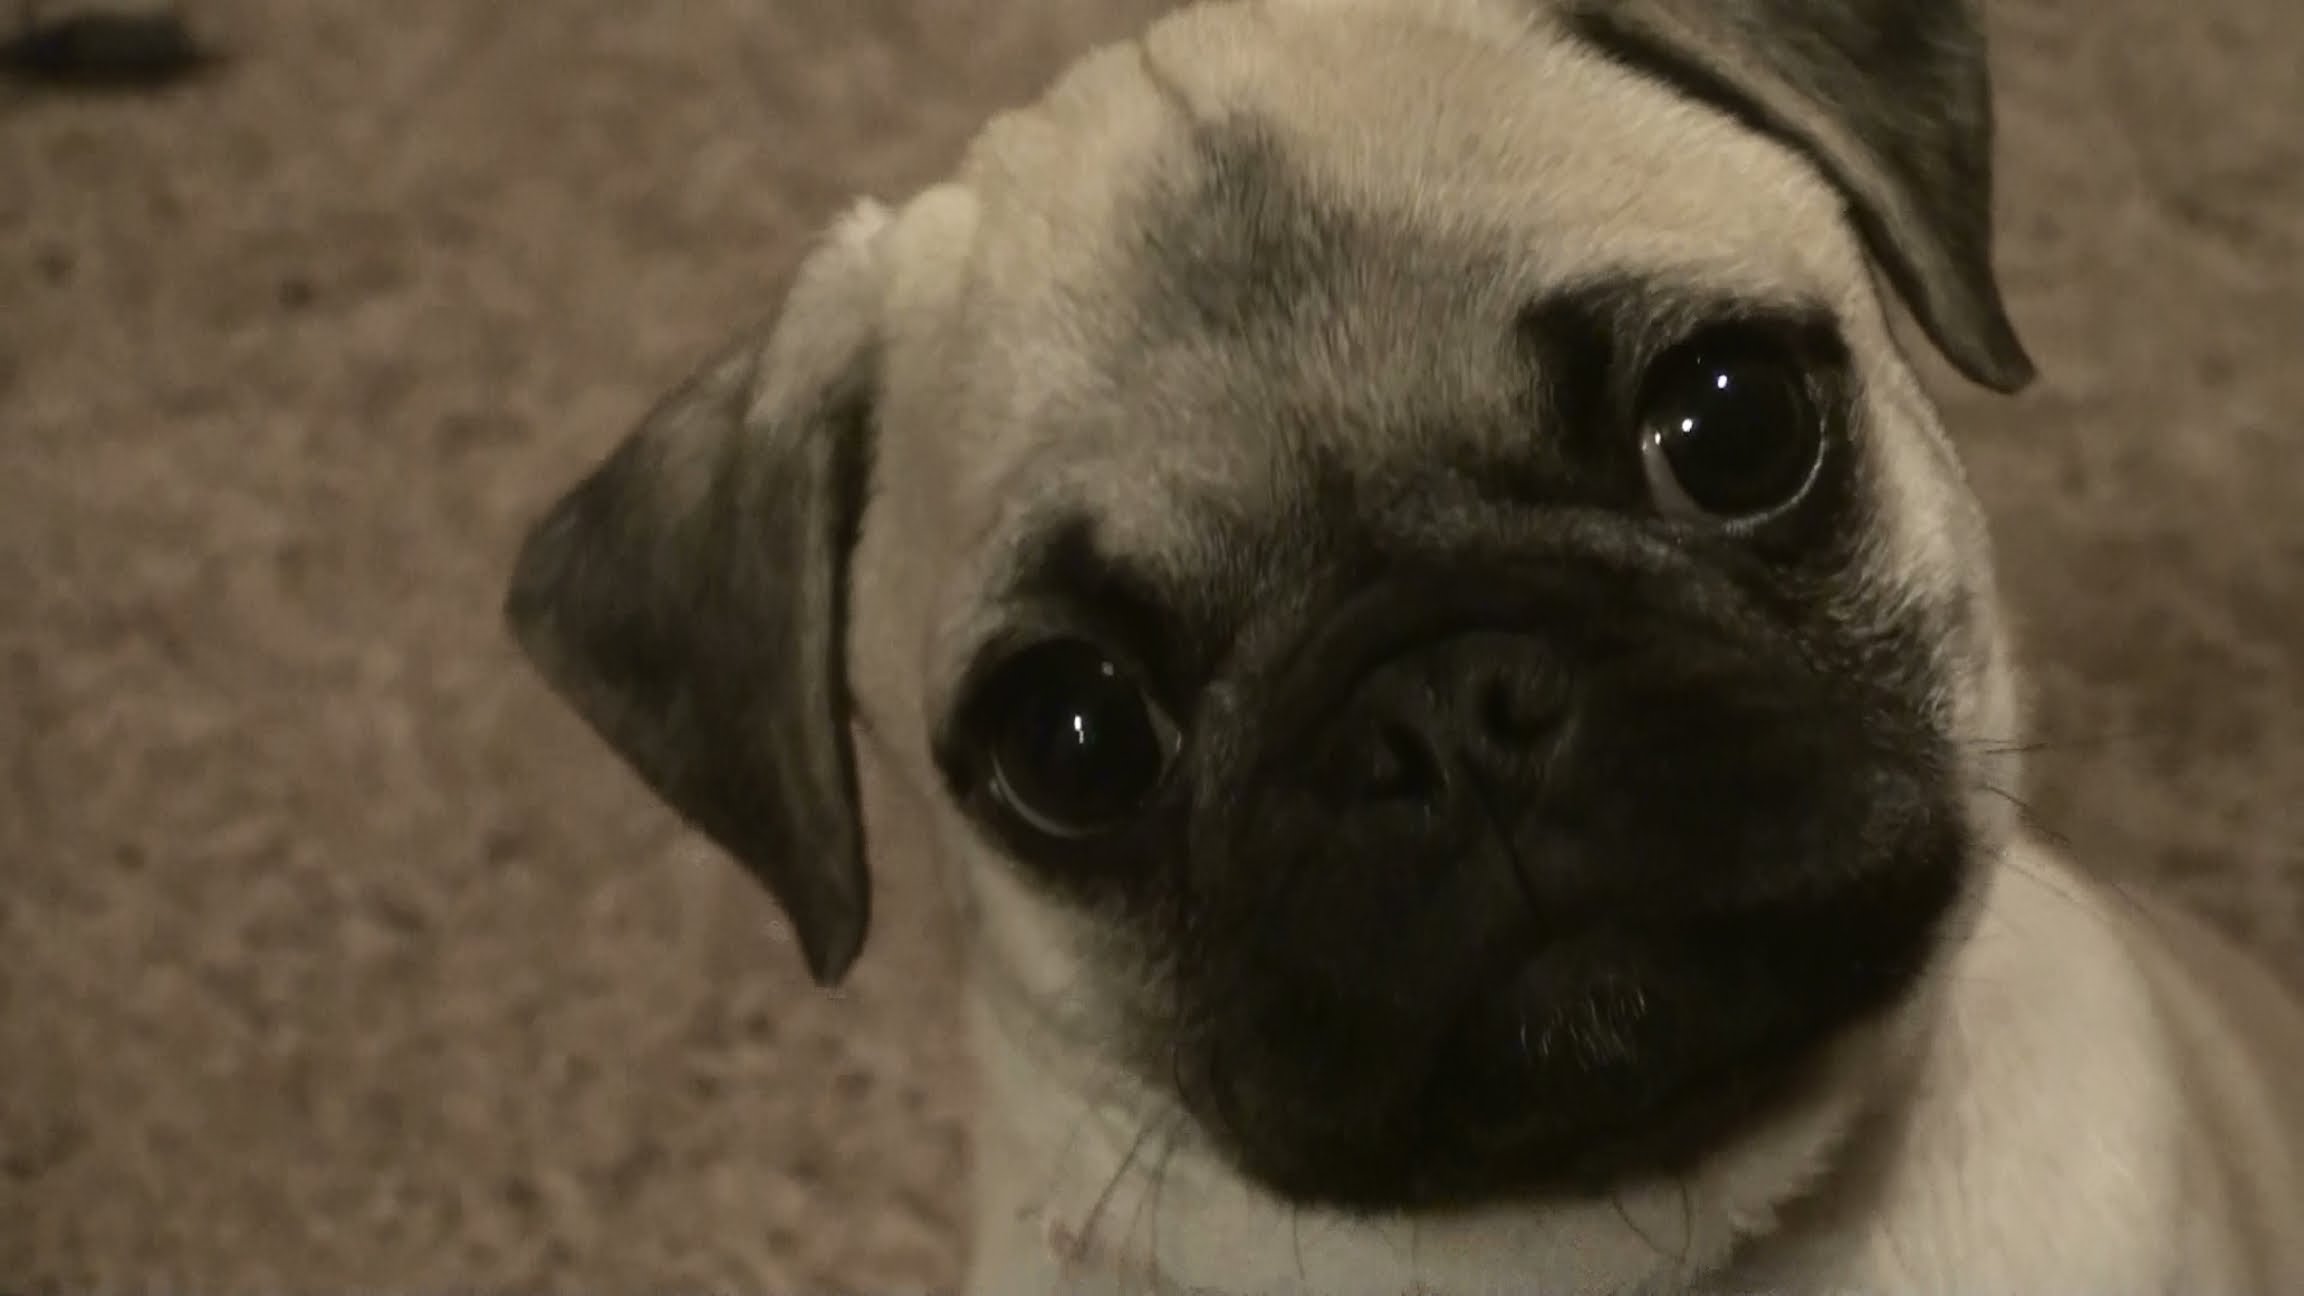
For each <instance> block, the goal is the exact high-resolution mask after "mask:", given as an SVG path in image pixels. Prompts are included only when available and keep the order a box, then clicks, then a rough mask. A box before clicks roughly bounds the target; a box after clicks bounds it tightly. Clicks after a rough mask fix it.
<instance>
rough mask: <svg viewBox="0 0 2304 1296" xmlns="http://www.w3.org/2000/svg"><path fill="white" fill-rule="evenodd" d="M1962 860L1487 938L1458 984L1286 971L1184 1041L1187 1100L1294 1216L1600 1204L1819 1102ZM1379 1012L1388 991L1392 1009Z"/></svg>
mask: <svg viewBox="0 0 2304 1296" xmlns="http://www.w3.org/2000/svg"><path fill="white" fill-rule="evenodd" d="M1960 876H1961V870H1959V869H1958V868H1957V867H1955V866H1953V864H1952V862H1950V861H1945V862H1944V867H1939V868H1931V869H1917V868H1915V869H1911V870H1907V871H1903V872H1899V873H1892V874H1886V875H1883V876H1882V877H1881V878H1878V879H1870V880H1866V881H1864V882H1863V883H1861V884H1851V885H1850V886H1849V887H1847V888H1844V889H1841V890H1839V891H1837V892H1835V893H1834V894H1832V895H1829V896H1815V897H1804V898H1802V899H1800V900H1797V901H1779V902H1775V903H1771V904H1769V905H1766V906H1755V907H1753V908H1752V909H1750V910H1748V911H1745V912H1740V913H1736V914H1732V915H1718V916H1713V917H1708V918H1706V919H1703V920H1698V921H1691V922H1687V923H1683V924H1677V925H1673V926H1669V927H1664V926H1650V927H1645V928H1641V927H1625V926H1617V927H1606V926H1591V927H1586V928H1584V929H1581V930H1578V931H1575V932H1572V933H1565V934H1555V935H1553V936H1550V937H1546V938H1525V937H1524V938H1522V939H1517V940H1514V941H1511V942H1509V943H1506V944H1504V945H1501V946H1498V947H1496V948H1494V949H1493V950H1492V951H1491V952H1490V953H1489V954H1488V955H1487V956H1486V957H1484V958H1483V959H1481V960H1480V967H1479V970H1478V971H1477V972H1476V973H1468V974H1465V975H1463V976H1461V977H1459V978H1458V979H1457V980H1456V982H1455V984H1453V985H1452V986H1451V987H1450V989H1449V991H1448V992H1447V993H1439V992H1437V990H1436V987H1435V984H1434V983H1432V982H1426V983H1425V984H1424V985H1423V986H1421V987H1419V988H1418V990H1416V991H1414V992H1411V994H1410V995H1408V996H1403V995H1401V994H1399V993H1397V991H1398V990H1399V985H1398V983H1395V984H1393V985H1392V986H1389V987H1387V991H1386V993H1385V994H1382V995H1377V994H1365V995H1363V994H1355V993H1353V992H1352V991H1350V990H1347V989H1343V988H1341V987H1339V986H1338V985H1337V984H1336V983H1335V982H1334V981H1332V980H1331V981H1328V982H1326V983H1325V984H1324V985H1321V986H1315V985H1312V984H1310V983H1307V982H1304V981H1300V980H1298V981H1290V980H1275V981H1269V982H1265V983H1263V984H1261V985H1259V986H1257V987H1255V988H1254V989H1253V990H1249V991H1245V992H1243V993H1241V994H1240V995H1239V996H1238V998H1237V1000H1236V1002H1235V1003H1234V1004H1233V1005H1232V1007H1231V1010H1230V1011H1228V1012H1227V1013H1226V1014H1224V1018H1225V1020H1224V1021H1223V1022H1222V1023H1219V1024H1217V1025H1216V1026H1215V1027H1214V1029H1213V1030H1211V1031H1210V1032H1208V1033H1206V1034H1205V1035H1203V1036H1201V1037H1199V1038H1198V1039H1196V1040H1195V1041H1193V1042H1192V1043H1190V1044H1189V1045H1187V1046H1186V1047H1187V1051H1188V1053H1189V1055H1190V1056H1189V1058H1188V1059H1187V1067H1186V1068H1184V1069H1183V1070H1184V1074H1186V1076H1187V1077H1188V1078H1187V1082H1186V1084H1187V1087H1186V1091H1185V1093H1184V1095H1183V1097H1184V1099H1185V1102H1186V1105H1187V1106H1188V1107H1190V1108H1192V1109H1193V1110H1194V1112H1195V1114H1196V1115H1198V1116H1199V1117H1200V1123H1201V1124H1202V1126H1203V1127H1204V1129H1205V1131H1206V1132H1207V1134H1208V1135H1209V1136H1210V1137H1211V1139H1212V1141H1213V1142H1214V1144H1215V1145H1216V1147H1217V1148H1218V1150H1219V1151H1220V1152H1221V1153H1222V1154H1223V1155H1224V1156H1226V1157H1227V1158H1228V1159H1229V1160H1230V1161H1232V1162H1233V1164H1234V1165H1235V1167H1236V1168H1237V1169H1239V1170H1240V1171H1241V1172H1243V1173H1244V1174H1245V1175H1247V1176H1248V1177H1249V1178H1251V1179H1253V1180H1255V1181H1257V1182H1260V1183H1261V1184H1263V1185H1264V1186H1265V1187H1266V1188H1267V1189H1269V1190H1271V1191H1273V1192H1275V1193H1276V1194H1278V1195H1279V1196H1281V1197H1283V1198H1285V1199H1287V1200H1290V1201H1293V1202H1296V1203H1298V1204H1303V1205H1319V1206H1324V1207H1328V1208H1334V1209H1343V1210H1347V1211H1386V1210H1403V1209H1437V1208H1446V1207H1453V1206H1466V1205H1476V1204H1480V1203H1482V1202H1488V1201H1495V1200H1502V1199H1507V1198H1527V1197H1545V1196H1555V1197H1593V1196H1600V1195H1605V1194H1606V1193H1607V1192H1609V1191H1611V1190H1612V1189H1614V1188H1616V1187H1618V1186H1620V1185H1622V1184H1624V1183H1626V1182H1629V1181H1633V1180H1636V1179H1640V1178H1646V1177H1658V1176H1673V1175H1678V1174H1683V1173H1686V1172H1688V1171H1690V1170H1692V1169H1695V1168H1696V1167H1697V1166H1699V1165H1700V1164H1701V1163H1702V1162H1703V1161H1704V1160H1705V1159H1706V1158H1707V1157H1708V1156H1710V1155H1713V1154H1714V1153H1716V1152H1717V1151H1718V1150H1719V1149H1721V1148H1723V1147H1726V1146H1728V1145H1729V1144H1731V1143H1733V1142H1734V1141H1735V1140H1736V1139H1737V1138H1738V1137H1739V1136H1741V1135H1743V1134H1745V1133H1748V1132H1751V1131H1754V1130H1757V1129H1760V1128H1762V1127H1764V1126H1765V1125H1767V1124H1768V1123H1769V1122H1770V1121H1771V1120H1773V1119H1775V1118H1777V1117H1779V1116H1780V1115H1782V1114H1784V1113H1786V1112H1788V1111H1789V1110H1791V1109H1792V1108H1794V1107H1795V1106H1796V1105H1797V1104H1798V1102H1799V1101H1800V1099H1801V1098H1802V1096H1803V1095H1805V1094H1807V1093H1809V1092H1811V1091H1812V1088H1813V1085H1814V1083H1815V1082H1816V1080H1817V1078H1818V1077H1819V1076H1820V1075H1821V1074H1822V1073H1823V1072H1824V1070H1825V1069H1826V1067H1827V1066H1828V1065H1829V1063H1830V1060H1831V1058H1832V1057H1833V1056H1834V1045H1835V1044H1836V1043H1837V1042H1839V1041H1840V1040H1842V1039H1844V1038H1846V1037H1848V1036H1849V1035H1850V1033H1851V1032H1853V1031H1855V1030H1857V1029H1859V1028H1861V1027H1862V1026H1863V1025H1865V1024H1866V1023H1867V1022H1870V1021H1874V1020H1877V1019H1878V1018H1880V1017H1882V1016H1884V1015H1885V1014H1886V1013H1888V1012H1890V1011H1892V1010H1893V1008H1894V1007H1895V1005H1896V1004H1898V1003H1900V1002H1901V1001H1902V1000H1903V998H1904V996H1905V995H1906V993H1907V992H1908V991H1909V990H1910V989H1911V987H1912V986H1913V985H1914V984H1915V983H1916V982H1917V981H1918V980H1919V978H1920V977H1921V975H1922V974H1923V972H1924V969H1925V967H1926V965H1927V963H1928V961H1929V959H1930V957H1931V953H1932V951H1933V950H1934V949H1935V947H1936V944H1937V942H1938V940H1939V937H1940V919H1941V918H1942V916H1943V915H1944V914H1945V913H1947V912H1948V911H1949V910H1950V908H1951V907H1952V903H1953V900H1954V898H1955V896H1956V893H1957V888H1958V885H1959V878H1960ZM1380 999H1381V1000H1383V1002H1381V1003H1380V1002H1378V1001H1379V1000H1380Z"/></svg>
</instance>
